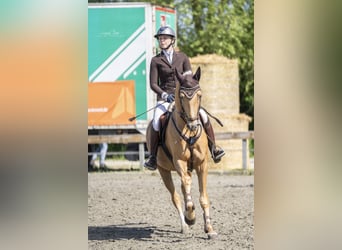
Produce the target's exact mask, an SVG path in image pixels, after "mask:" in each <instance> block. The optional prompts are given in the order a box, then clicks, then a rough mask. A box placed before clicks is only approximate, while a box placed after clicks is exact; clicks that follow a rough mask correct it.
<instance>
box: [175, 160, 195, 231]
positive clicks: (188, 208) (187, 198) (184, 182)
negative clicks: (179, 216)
mask: <svg viewBox="0 0 342 250" xmlns="http://www.w3.org/2000/svg"><path fill="white" fill-rule="evenodd" d="M175 166H177V167H176V170H177V173H178V174H179V176H180V177H181V187H182V193H183V197H184V207H185V211H184V215H185V222H186V223H187V224H188V225H193V224H195V221H196V213H195V206H194V203H193V201H192V197H191V184H192V176H191V172H188V165H187V162H186V161H182V160H178V161H177V162H176V164H175Z"/></svg>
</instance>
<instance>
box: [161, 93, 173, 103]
mask: <svg viewBox="0 0 342 250" xmlns="http://www.w3.org/2000/svg"><path fill="white" fill-rule="evenodd" d="M161 97H162V98H163V100H164V101H166V102H168V103H171V102H173V101H174V100H175V95H174V94H168V93H166V92H164V93H163V94H162V95H161Z"/></svg>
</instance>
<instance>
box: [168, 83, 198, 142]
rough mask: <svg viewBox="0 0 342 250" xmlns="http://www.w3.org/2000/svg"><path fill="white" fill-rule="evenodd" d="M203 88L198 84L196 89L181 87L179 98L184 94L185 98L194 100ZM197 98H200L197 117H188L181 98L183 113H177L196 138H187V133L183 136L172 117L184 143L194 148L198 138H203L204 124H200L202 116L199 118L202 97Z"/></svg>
mask: <svg viewBox="0 0 342 250" xmlns="http://www.w3.org/2000/svg"><path fill="white" fill-rule="evenodd" d="M200 90H201V88H200V86H199V85H198V84H197V85H196V86H194V87H184V86H181V87H180V89H179V94H178V96H180V94H181V93H182V94H184V96H185V98H187V99H190V100H191V99H192V98H193V97H194V96H195V94H196V93H197V92H198V91H200ZM196 97H197V98H199V100H198V103H199V105H198V109H197V112H196V117H190V116H189V115H188V113H187V112H186V111H185V109H184V103H183V99H182V98H180V106H181V111H180V112H177V113H178V114H179V116H180V117H181V118H182V120H183V121H184V122H185V124H186V125H187V128H188V129H189V130H190V131H194V132H195V133H194V134H195V135H194V136H190V137H187V136H186V135H185V133H184V134H183V133H182V131H181V130H180V129H179V128H178V127H177V124H176V122H175V120H174V118H173V116H172V118H171V120H172V123H173V125H174V127H175V128H176V130H177V132H178V134H179V135H180V136H181V137H182V139H183V140H184V141H186V142H187V143H188V144H189V145H190V146H192V145H193V144H194V143H195V142H196V141H197V140H198V138H199V137H200V136H201V134H202V130H203V128H202V124H201V122H200V116H199V110H200V107H201V96H199V95H196ZM196 121H197V123H196V124H195V126H194V125H193V124H194V122H196Z"/></svg>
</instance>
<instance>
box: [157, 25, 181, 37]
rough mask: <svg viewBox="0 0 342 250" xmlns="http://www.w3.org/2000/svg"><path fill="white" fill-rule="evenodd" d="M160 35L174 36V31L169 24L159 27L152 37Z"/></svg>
mask: <svg viewBox="0 0 342 250" xmlns="http://www.w3.org/2000/svg"><path fill="white" fill-rule="evenodd" d="M160 35H167V36H172V37H173V38H175V37H176V33H175V31H174V30H173V29H172V28H171V27H170V26H162V27H160V28H159V30H158V32H157V34H155V35H154V37H155V38H158V36H160Z"/></svg>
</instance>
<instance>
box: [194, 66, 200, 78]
mask: <svg viewBox="0 0 342 250" xmlns="http://www.w3.org/2000/svg"><path fill="white" fill-rule="evenodd" d="M192 78H193V79H195V80H197V81H199V80H200V78H201V67H198V68H197V70H196V73H195V74H194V76H193V77H192Z"/></svg>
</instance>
